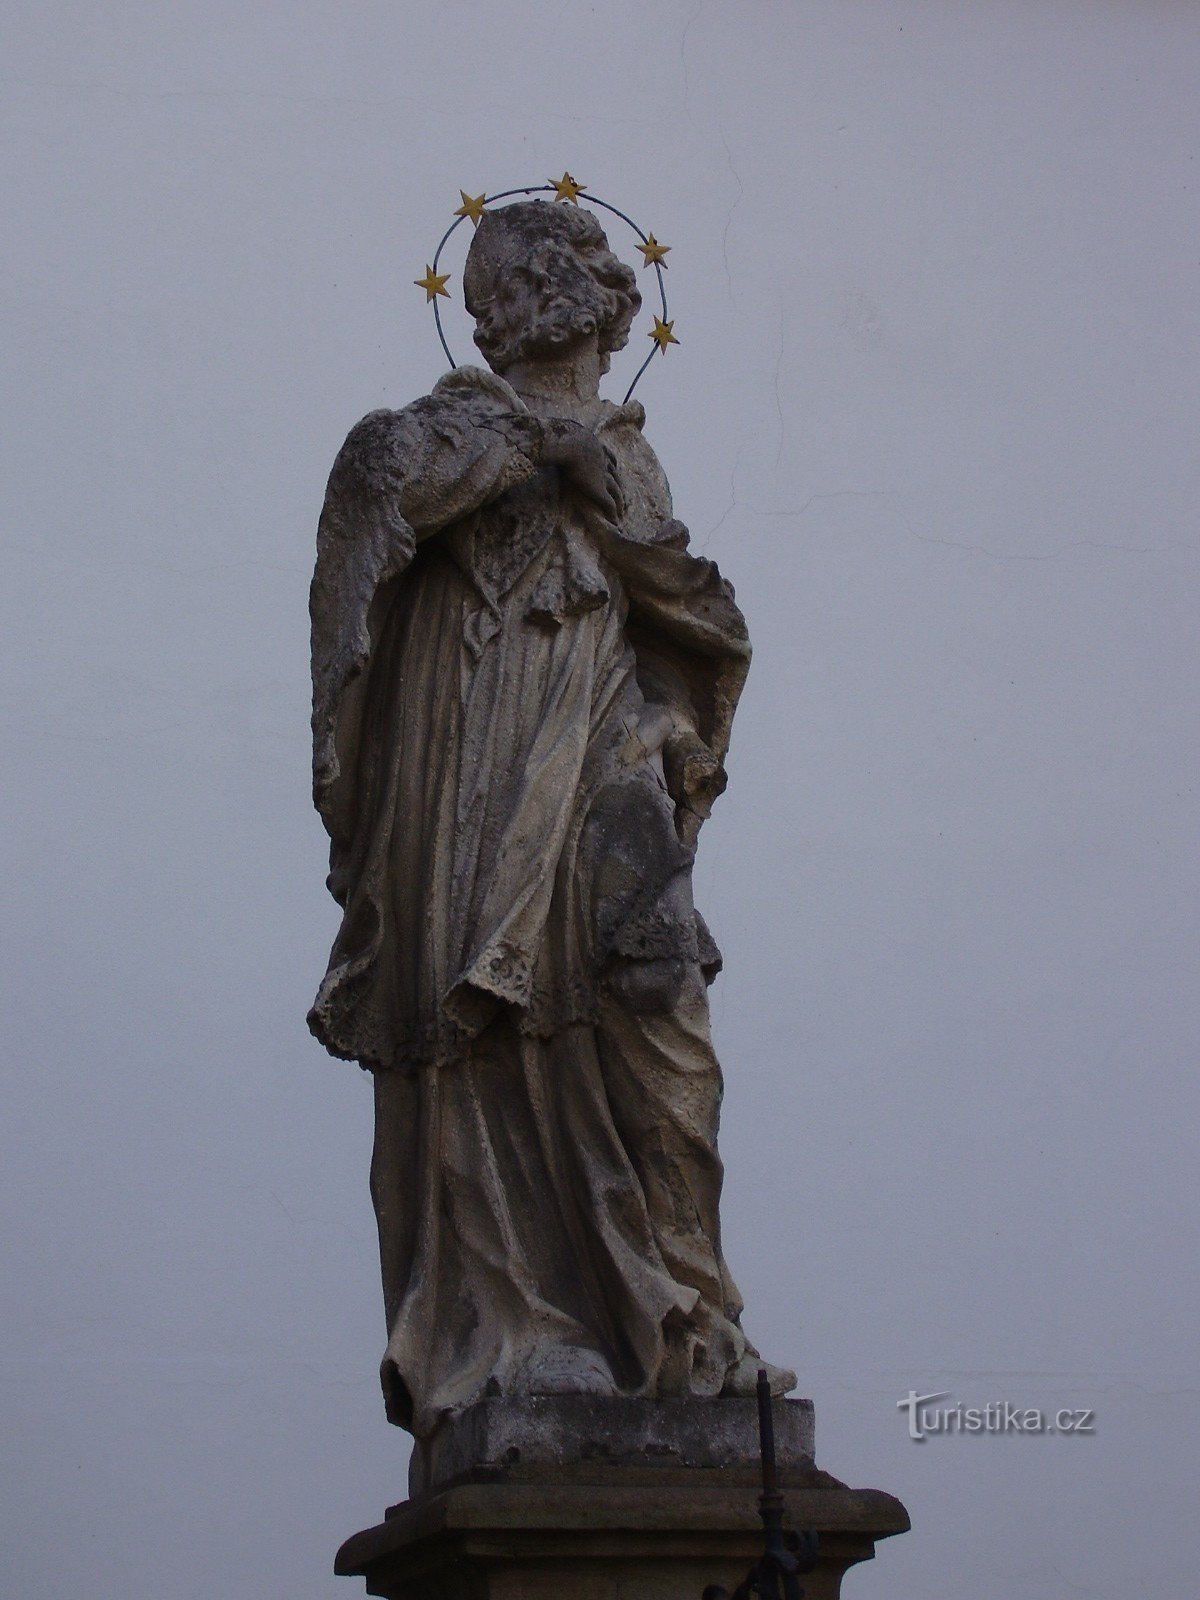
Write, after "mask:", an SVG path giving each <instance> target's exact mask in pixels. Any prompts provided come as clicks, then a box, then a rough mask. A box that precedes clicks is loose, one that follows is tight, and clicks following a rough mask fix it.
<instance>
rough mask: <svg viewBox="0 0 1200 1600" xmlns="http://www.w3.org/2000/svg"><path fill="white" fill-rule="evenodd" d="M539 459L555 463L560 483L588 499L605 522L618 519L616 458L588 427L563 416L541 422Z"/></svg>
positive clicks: (619, 497) (619, 500)
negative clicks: (541, 437) (604, 518)
mask: <svg viewBox="0 0 1200 1600" xmlns="http://www.w3.org/2000/svg"><path fill="white" fill-rule="evenodd" d="M542 460H543V462H546V463H548V464H549V465H551V466H555V467H557V468H558V470H559V472H560V473H561V475H562V478H563V481H564V483H566V484H567V485H568V486H569V487H570V488H572V489H574V490H575V491H576V492H577V493H579V494H582V495H584V496H586V497H587V499H589V500H591V501H592V502H593V504H594V505H596V506H597V507H598V508H599V509H600V511H601V512H602V513H603V514H604V516H606V517H607V518H608V520H609V522H613V523H616V522H619V521H620V519H621V515H622V513H623V511H624V509H625V506H624V497H623V496H622V494H621V485H620V481H619V479H618V477H617V468H616V461H615V459H614V457H613V456H612V455H611V454H610V452H609V451H608V450H606V449H605V447H604V446H603V445H602V444H601V442H600V440H599V439H597V437H596V435H595V434H594V433H592V432H591V431H590V430H589V429H587V428H585V427H583V426H582V425H581V424H580V423H578V422H569V421H567V420H566V419H565V418H559V419H556V420H554V421H551V422H546V423H544V424H543V442H542Z"/></svg>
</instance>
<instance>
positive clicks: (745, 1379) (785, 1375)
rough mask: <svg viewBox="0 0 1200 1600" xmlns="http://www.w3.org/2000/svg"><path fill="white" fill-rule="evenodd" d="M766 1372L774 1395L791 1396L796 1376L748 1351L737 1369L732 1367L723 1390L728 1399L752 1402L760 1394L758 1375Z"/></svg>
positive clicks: (786, 1369)
mask: <svg viewBox="0 0 1200 1600" xmlns="http://www.w3.org/2000/svg"><path fill="white" fill-rule="evenodd" d="M760 1372H765V1373H766V1375H767V1382H768V1383H769V1384H770V1385H771V1393H772V1394H774V1395H780V1394H790V1393H791V1391H792V1390H793V1389H794V1388H795V1387H796V1374H795V1373H794V1372H791V1371H789V1369H788V1368H787V1367H773V1366H772V1365H771V1363H770V1362H769V1361H764V1360H763V1358H762V1357H761V1356H760V1355H758V1354H756V1353H755V1351H753V1350H747V1351H746V1354H745V1355H744V1356H743V1357H742V1359H741V1360H740V1361H739V1362H738V1364H737V1366H736V1367H731V1368H730V1370H729V1373H728V1376H727V1377H726V1379H725V1384H724V1387H723V1388H722V1390H721V1393H722V1395H723V1396H724V1397H725V1398H726V1399H741V1400H752V1399H753V1398H754V1396H755V1395H756V1394H757V1393H758V1375H759V1373H760Z"/></svg>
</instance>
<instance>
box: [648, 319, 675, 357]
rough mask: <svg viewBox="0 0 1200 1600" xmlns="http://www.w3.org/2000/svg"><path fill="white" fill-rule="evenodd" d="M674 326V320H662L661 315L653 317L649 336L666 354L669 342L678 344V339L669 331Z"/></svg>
mask: <svg viewBox="0 0 1200 1600" xmlns="http://www.w3.org/2000/svg"><path fill="white" fill-rule="evenodd" d="M674 326H675V323H674V321H671V322H664V321H663V320H662V318H661V317H655V319H654V326H653V328H651V330H650V337H651V338H652V339H653V340H654V342H655V344H656V345H657V346H658V348H659V350H660V351H661V352H662V353H663V355H666V353H667V346H668V345H669V344H678V343H679V340H678V339H677V338H676V337H675V335H674V334H673V333H672V332H671V329H672V328H673V327H674Z"/></svg>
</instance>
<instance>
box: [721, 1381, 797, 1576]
mask: <svg viewBox="0 0 1200 1600" xmlns="http://www.w3.org/2000/svg"><path fill="white" fill-rule="evenodd" d="M758 1448H759V1454H760V1456H761V1457H762V1493H761V1494H760V1495H759V1497H758V1514H759V1516H760V1517H761V1518H762V1525H763V1554H762V1559H761V1560H760V1561H756V1562H755V1563H754V1565H753V1566H752V1567H751V1568H750V1571H749V1572H748V1573H747V1574H746V1576H745V1577H744V1578H743V1579H742V1581H741V1583H739V1584H738V1586H737V1588H736V1589H735V1590H734V1591H733V1594H732V1596H731V1595H730V1593H729V1591H728V1589H724V1588H722V1587H721V1585H720V1584H718V1583H710V1584H709V1586H708V1588H707V1589H705V1591H704V1594H703V1596H702V1597H701V1600H750V1597H751V1596H752V1595H757V1596H758V1600H803V1596H804V1590H803V1589H802V1588H801V1586H800V1574H801V1573H802V1572H811V1571H812V1569H813V1568H814V1567H815V1566H816V1564H817V1536H816V1534H815V1533H807V1532H806V1533H789V1532H787V1531H786V1530H785V1528H784V1526H783V1495H782V1494H781V1493H780V1491H779V1474H778V1473H777V1471H776V1470H775V1419H774V1417H773V1416H772V1414H771V1385H770V1384H769V1383H768V1381H767V1375H766V1373H765V1372H764V1371H763V1370H762V1368H761V1367H760V1368H759V1373H758Z"/></svg>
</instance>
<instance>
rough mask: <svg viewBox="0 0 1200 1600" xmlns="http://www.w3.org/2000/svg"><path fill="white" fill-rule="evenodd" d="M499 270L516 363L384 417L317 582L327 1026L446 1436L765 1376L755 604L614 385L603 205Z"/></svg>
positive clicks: (490, 288)
mask: <svg viewBox="0 0 1200 1600" xmlns="http://www.w3.org/2000/svg"><path fill="white" fill-rule="evenodd" d="M464 288H465V297H466V302H467V307H468V309H469V310H470V312H471V313H472V315H473V316H474V317H475V319H476V322H477V330H476V333H475V341H476V343H477V345H478V346H479V349H480V350H481V351H482V353H483V355H484V357H485V358H486V360H487V362H488V365H489V367H490V368H491V371H490V372H487V371H484V370H482V369H479V368H459V369H457V370H456V371H454V372H452V373H450V374H448V375H447V376H446V377H444V378H443V379H442V380H441V381H440V382H439V383H438V384H437V385H436V387H435V388H434V391H433V393H432V394H431V395H428V396H426V397H425V398H423V399H420V400H417V401H415V402H414V403H413V404H412V405H410V406H407V407H405V408H404V410H402V411H376V412H373V413H372V414H371V415H370V416H368V417H366V418H364V420H363V421H362V422H360V423H359V424H358V426H357V427H356V428H354V429H353V431H352V432H351V434H350V436H349V438H348V439H347V440H346V443H345V445H344V446H343V448H342V451H341V453H340V455H339V456H338V458H337V461H336V462H335V464H334V467H333V471H332V474H331V476H330V479H329V488H328V492H327V495H326V499H325V507H324V511H323V514H322V518H321V524H320V532H319V535H318V555H317V567H316V574H315V577H314V579H313V586H312V624H313V679H314V711H313V732H314V738H315V796H316V803H317V806H318V807H319V809H320V812H321V816H322V818H323V819H324V822H325V825H326V827H327V828H328V830H329V834H330V837H331V840H332V847H331V870H330V875H329V887H330V890H331V891H332V893H333V895H334V897H335V899H336V900H337V901H338V903H339V904H340V905H341V906H342V908H343V911H344V916H343V920H342V924H341V928H340V930H339V932H338V935H337V939H336V941H335V943H334V946H333V953H332V955H331V957H330V963H329V970H328V973H327V975H326V977H325V980H324V982H323V983H322V985H321V988H320V992H319V994H318V996H317V999H316V1001H315V1003H314V1006H313V1009H312V1012H311V1013H310V1016H309V1023H310V1026H311V1027H312V1030H313V1032H314V1033H315V1034H316V1036H317V1038H318V1039H320V1040H321V1041H322V1043H323V1044H324V1045H325V1046H326V1047H327V1048H328V1049H329V1050H330V1051H331V1052H332V1053H333V1054H334V1055H336V1056H341V1057H344V1058H346V1059H348V1060H354V1061H358V1062H360V1063H361V1064H362V1065H363V1066H364V1067H367V1068H369V1069H370V1070H371V1072H372V1074H373V1076H374V1082H375V1108H376V1137H375V1149H374V1156H373V1161H372V1169H371V1187H372V1194H373V1198H374V1202H375V1210H376V1214H377V1217H378V1222H379V1241H380V1253H381V1257H382V1267H383V1285H384V1299H385V1303H386V1311H387V1324H388V1344H387V1350H386V1354H385V1356H384V1360H383V1367H382V1375H383V1387H384V1393H385V1397H386V1403H387V1413H388V1416H389V1418H390V1419H391V1420H392V1421H393V1422H396V1423H399V1424H400V1425H401V1426H403V1427H406V1428H408V1429H410V1430H411V1431H413V1432H414V1433H416V1434H417V1435H418V1437H424V1436H426V1435H428V1434H429V1432H430V1431H431V1430H432V1429H433V1428H434V1427H436V1425H437V1423H438V1420H439V1418H441V1417H442V1416H443V1415H444V1414H446V1413H447V1412H452V1411H457V1410H458V1409H460V1408H462V1407H464V1406H466V1405H469V1404H470V1403H472V1402H473V1401H475V1400H478V1399H480V1398H482V1397H484V1396H487V1395H493V1396H494V1395H500V1396H506V1395H530V1394H543V1395H544V1394H578V1393H585V1394H601V1395H631V1396H650V1397H657V1396H683V1395H696V1396H717V1395H721V1394H735V1395H746V1394H750V1393H752V1392H753V1386H754V1379H755V1375H756V1373H757V1369H758V1367H759V1366H760V1365H761V1362H760V1360H759V1358H758V1356H757V1354H756V1353H755V1352H754V1350H753V1349H752V1347H751V1346H750V1345H749V1344H748V1343H747V1341H746V1337H745V1335H744V1334H743V1332H742V1328H741V1323H740V1316H741V1310H742V1302H741V1298H740V1296H739V1294H738V1292H737V1289H736V1288H735V1286H734V1283H733V1280H732V1278H731V1277H730V1274H729V1270H728V1268H727V1267H726V1265H725V1260H724V1257H723V1255H722V1252H721V1235H720V1225H719V1221H718V1201H719V1197H720V1189H721V1174H722V1169H721V1163H720V1160H719V1158H718V1155H717V1120H718V1112H719V1107H720V1102H721V1074H720V1068H719V1066H718V1063H717V1060H716V1057H715V1055H714V1052H713V1047H712V1042H711V1039H710V1034H709V1017H708V1000H707V989H706V985H707V984H708V983H710V982H711V981H712V979H713V977H714V976H715V975H716V973H717V971H718V969H719V967H720V955H719V953H718V951H717V949H716V946H715V945H714V943H713V940H712V938H711V936H710V935H709V932H708V930H707V928H706V927H705V925H704V923H703V921H702V920H701V919H700V917H699V915H698V914H697V912H696V910H695V907H694V905H693V903H692V887H691V874H692V862H693V857H694V851H695V843H696V836H697V833H698V831H699V828H700V824H701V822H702V821H703V819H704V818H705V817H706V816H707V815H708V813H709V809H710V807H711V805H712V802H713V800H714V798H715V797H716V796H717V795H718V794H719V793H720V792H721V790H722V789H723V788H724V785H725V773H724V770H723V768H722V764H721V763H722V761H723V759H724V756H725V751H726V747H727V745H728V742H729V727H730V721H731V719H732V716H733V711H734V707H735V705H736V703H737V699H738V694H739V692H740V690H741V687H742V683H743V680H744V678H745V674H746V668H747V664H748V662H749V659H750V645H749V642H748V640H747V636H746V625H745V622H744V620H743V618H742V615H741V613H740V611H739V610H738V608H737V606H736V605H735V604H734V596H733V590H732V588H731V587H730V586H729V584H728V583H726V582H725V581H724V579H722V577H721V576H720V574H719V573H718V571H717V569H716V567H715V566H714V565H713V563H712V562H711V561H707V560H703V559H701V558H699V557H697V556H693V555H691V554H689V553H688V549H687V545H688V534H687V530H686V528H684V527H683V525H682V524H681V523H679V522H677V521H675V520H674V518H673V516H672V510H671V500H670V493H669V490H668V487H667V482H666V479H665V477H664V476H663V472H662V468H661V467H660V465H659V463H658V460H657V458H656V457H655V455H654V452H653V451H652V450H651V448H650V446H649V445H648V444H647V443H646V441H645V439H644V438H643V436H642V424H643V421H644V412H643V410H642V407H641V406H640V405H638V404H637V403H636V402H632V403H626V404H624V405H613V404H611V403H610V402H608V401H606V400H602V399H601V398H600V397H599V393H598V385H599V381H600V378H601V376H602V374H603V373H604V372H606V371H607V369H608V364H609V357H610V355H611V353H612V352H613V351H614V350H619V349H620V348H621V347H622V346H623V345H624V344H625V342H626V340H627V337H628V333H629V328H630V323H631V321H632V319H633V317H634V315H635V313H636V312H637V310H638V308H639V305H640V300H641V297H640V295H639V294H638V291H637V289H636V287H635V280H634V274H633V272H632V271H631V270H630V269H629V268H628V267H627V266H625V265H623V264H622V263H621V262H620V261H619V260H618V259H617V258H616V257H615V256H614V255H613V254H612V252H611V251H610V249H609V246H608V241H607V240H606V238H605V235H604V232H603V230H602V228H601V227H600V224H599V222H598V221H597V219H596V217H595V215H594V214H593V213H591V212H589V211H586V210H583V209H578V208H576V207H575V206H571V205H564V204H548V203H543V202H538V201H534V202H522V203H517V204H512V205H508V206H505V207H503V208H498V209H495V210H492V211H488V212H486V213H485V214H484V215H483V217H482V219H481V220H480V222H479V225H478V228H477V230H476V232H475V235H474V239H473V242H472V246H471V250H470V254H469V256H468V260H467V266H466V272H465V278H464ZM770 1371H771V1378H772V1387H773V1388H774V1390H775V1391H776V1392H779V1393H783V1392H785V1391H786V1390H787V1389H789V1388H791V1387H792V1386H793V1385H794V1382H795V1379H794V1377H793V1375H792V1374H791V1373H788V1372H785V1371H783V1370H781V1369H775V1368H772V1369H770Z"/></svg>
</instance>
